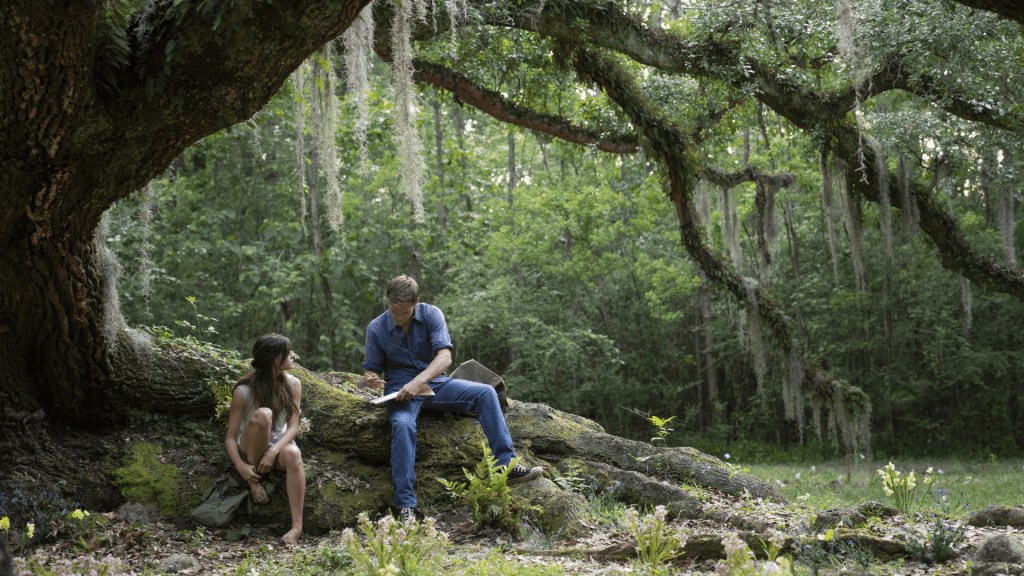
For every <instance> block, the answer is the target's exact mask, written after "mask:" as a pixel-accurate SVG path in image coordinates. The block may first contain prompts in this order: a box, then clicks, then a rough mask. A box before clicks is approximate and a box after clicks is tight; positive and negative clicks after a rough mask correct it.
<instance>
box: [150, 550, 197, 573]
mask: <svg viewBox="0 0 1024 576" xmlns="http://www.w3.org/2000/svg"><path fill="white" fill-rule="evenodd" d="M196 566H197V563H196V559H195V558H193V557H191V556H189V555H188V554H171V555H170V556H168V557H167V558H164V561H163V562H161V563H160V568H159V570H160V571H161V572H181V571H182V570H185V569H188V568H195V567H196Z"/></svg>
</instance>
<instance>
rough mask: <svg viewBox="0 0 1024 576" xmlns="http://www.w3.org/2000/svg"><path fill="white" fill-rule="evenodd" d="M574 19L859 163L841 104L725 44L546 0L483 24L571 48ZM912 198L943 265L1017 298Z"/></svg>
mask: <svg viewBox="0 0 1024 576" xmlns="http://www.w3.org/2000/svg"><path fill="white" fill-rule="evenodd" d="M528 13H529V14H532V13H531V12H530V7H529V6H527V7H525V8H524V9H523V12H522V13H519V14H528ZM569 16H571V17H569ZM574 18H582V19H584V20H586V21H587V22H588V29H587V36H586V40H587V41H588V43H589V44H591V45H595V46H601V47H603V48H606V49H609V50H613V51H616V52H619V53H622V54H624V55H626V56H628V57H630V58H632V59H633V60H636V61H637V62H640V63H641V64H645V65H648V66H652V67H655V68H658V69H660V70H663V71H665V72H670V73H677V74H687V75H692V76H698V77H704V78H717V79H720V80H723V81H725V82H727V83H730V84H732V85H733V86H734V87H736V88H738V89H742V90H746V91H751V90H752V91H753V93H754V94H755V96H756V97H757V99H758V100H760V101H761V102H763V103H764V104H766V105H767V106H768V107H770V108H771V109H772V110H773V111H775V112H776V113H777V114H779V115H781V116H783V117H785V118H786V119H787V120H789V121H790V122H791V123H793V124H794V125H795V126H797V127H798V128H801V129H803V130H816V129H817V130H820V129H822V128H825V130H826V132H828V133H830V134H832V135H833V136H834V137H835V138H837V139H838V142H837V143H836V144H835V145H834V146H835V149H836V150H837V152H838V153H839V154H840V156H841V157H842V158H843V159H844V160H846V161H847V163H848V164H850V165H851V166H860V164H861V160H860V159H859V157H858V154H857V151H858V149H859V146H860V138H859V137H858V135H857V133H856V131H855V130H854V129H853V128H852V127H850V126H849V125H848V124H847V123H845V120H844V119H845V118H846V117H847V114H848V112H849V103H848V102H846V100H844V99H843V98H842V97H831V96H827V95H821V94H818V93H816V92H814V91H812V90H810V89H808V88H806V87H803V86H801V85H799V84H798V83H796V82H794V81H792V80H790V79H788V78H785V77H781V76H780V75H779V74H777V72H776V71H775V70H774V69H773V68H771V67H769V66H766V65H764V64H763V63H761V62H759V61H758V60H756V59H753V58H750V57H746V56H743V55H741V54H740V53H739V51H738V50H737V49H736V48H735V47H734V46H732V45H730V44H726V43H723V42H719V41H716V40H712V39H702V40H688V39H684V38H682V37H680V36H678V35H677V34H675V33H672V32H668V31H663V30H653V29H649V28H647V27H646V26H645V25H644V24H643V23H642V22H639V21H638V20H636V19H635V18H633V17H632V16H631V15H629V14H628V13H626V12H624V11H623V10H621V8H619V7H618V6H617V5H616V4H614V3H612V2H601V3H598V4H587V5H581V4H579V3H575V2H572V1H571V0H548V1H547V2H546V3H545V5H544V11H543V12H541V13H540V14H539V15H534V16H532V17H529V18H528V17H525V16H524V15H517V16H515V17H514V18H513V20H514V22H512V23H509V22H506V21H503V20H498V19H495V20H493V21H492V22H490V23H491V24H492V25H501V26H507V25H514V26H517V27H520V28H524V29H529V30H536V31H537V32H538V33H540V34H542V35H547V36H552V37H555V38H559V39H561V40H563V41H565V42H572V43H575V42H578V41H579V32H578V30H576V29H575V28H574V27H573V26H571V25H570V23H571V22H573V21H575V20H574ZM609 95H611V93H609ZM866 156H869V157H870V156H872V155H871V154H867V155H866ZM865 164H866V166H867V170H866V172H867V173H868V174H869V176H868V178H869V182H871V184H870V185H863V188H864V190H863V191H862V194H863V195H864V197H865V198H868V199H869V200H872V201H874V202H877V201H878V200H879V193H878V189H877V186H876V182H875V180H876V178H877V177H876V176H875V174H876V172H875V170H874V169H873V168H872V166H873V164H874V162H873V160H872V159H871V158H868V159H866V160H865ZM859 186H860V185H859ZM914 198H915V200H916V202H917V204H918V207H919V209H920V212H921V215H922V216H921V218H922V226H921V229H922V230H923V231H924V232H925V233H926V234H927V235H928V237H929V238H930V239H931V240H932V242H933V243H934V244H935V246H936V247H937V248H938V250H939V259H940V261H941V263H942V265H943V266H944V267H945V268H947V269H949V270H952V271H954V272H957V273H958V274H961V275H963V276H964V277H966V278H968V279H970V280H971V281H972V282H974V283H976V284H978V285H979V286H982V287H984V288H985V289H987V290H992V291H996V292H1003V293H1006V294H1011V295H1013V296H1015V297H1016V298H1019V299H1022V300H1024V274H1021V273H1019V272H1017V271H1016V270H1008V269H1006V268H1005V267H1003V266H1000V265H998V264H995V263H993V262H992V261H991V260H989V259H988V258H986V257H984V256H982V255H981V254H980V253H978V252H977V251H976V250H974V249H973V248H972V247H971V246H970V245H969V244H968V243H967V241H966V239H965V238H964V236H963V233H962V231H961V230H960V229H959V226H958V225H957V224H956V222H955V221H954V220H953V219H952V218H950V217H949V216H948V215H947V214H945V211H944V210H942V209H939V208H936V207H935V206H934V205H933V202H932V201H931V200H930V198H929V196H928V195H927V193H926V192H925V191H923V190H915V193H914Z"/></svg>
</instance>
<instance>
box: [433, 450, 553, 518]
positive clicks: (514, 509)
mask: <svg viewBox="0 0 1024 576" xmlns="http://www.w3.org/2000/svg"><path fill="white" fill-rule="evenodd" d="M481 447H482V448H483V459H482V460H481V461H480V462H479V463H478V464H477V465H476V467H475V468H474V471H473V472H470V471H469V470H466V469H465V468H463V469H462V472H463V474H465V476H466V481H465V482H449V481H448V480H445V479H443V478H439V479H438V481H439V482H440V483H441V484H443V485H444V487H445V489H446V490H448V494H449V495H451V497H452V498H453V499H454V500H455V501H456V502H461V503H464V504H466V505H468V506H469V507H470V509H471V510H472V511H473V520H474V521H475V522H477V523H479V524H486V525H488V526H494V527H495V528H500V529H501V530H504V531H506V532H509V533H511V534H514V535H516V536H522V534H523V530H524V527H523V524H522V522H520V519H521V518H523V517H526V516H528V515H529V514H530V513H531V512H533V511H534V510H535V507H534V506H531V505H530V503H529V502H527V501H526V500H525V499H523V498H519V497H517V496H513V495H512V493H511V489H510V488H509V487H508V473H509V471H510V470H512V467H514V466H515V465H516V461H515V460H514V459H513V460H512V461H511V462H509V464H508V466H502V465H500V464H498V461H497V460H495V458H494V455H493V454H492V453H491V449H490V448H489V447H488V446H487V443H486V442H481Z"/></svg>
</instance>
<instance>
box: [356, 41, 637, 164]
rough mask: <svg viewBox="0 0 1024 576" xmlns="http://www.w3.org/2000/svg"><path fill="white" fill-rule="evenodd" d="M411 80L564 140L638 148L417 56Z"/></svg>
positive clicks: (385, 54) (382, 50) (624, 150)
mask: <svg viewBox="0 0 1024 576" xmlns="http://www.w3.org/2000/svg"><path fill="white" fill-rule="evenodd" d="M376 50H377V54H378V55H379V56H380V57H381V59H383V60H384V61H385V62H388V63H390V62H391V54H390V52H389V51H388V49H387V48H386V47H383V46H382V45H380V44H378V45H377V47H376ZM413 69H414V72H413V79H414V80H415V81H416V82H420V83H423V84H430V85H432V86H437V87H438V88H443V89H445V90H447V91H448V92H451V93H452V94H454V95H455V97H456V98H458V99H459V100H461V101H462V102H465V103H466V104H469V105H470V106H473V107H474V108H476V109H478V110H480V111H481V112H483V113H485V114H487V115H489V116H491V117H492V118H494V119H496V120H499V121H501V122H505V123H506V124H513V125H515V126H521V127H523V128H529V129H530V130H535V131H537V132H542V133H544V134H549V135H551V136H554V137H556V138H561V139H562V140H565V141H566V142H572V143H573V144H579V145H581V146H588V147H593V148H597V149H598V150H601V151H603V152H611V153H613V154H634V153H636V152H638V151H639V150H640V147H639V145H638V144H637V139H636V136H634V135H632V134H622V135H615V134H609V133H607V132H604V133H599V132H596V131H594V130H589V129H587V128H583V127H580V126H575V125H573V124H572V123H571V122H569V121H568V120H567V119H565V118H562V117H561V116H555V115H552V114H542V113H539V112H535V111H533V110H530V109H529V108H527V107H525V106H521V105H519V104H516V103H514V102H511V101H509V100H508V99H507V98H505V97H504V96H502V95H501V94H500V93H499V92H496V91H494V90H487V89H485V88H482V87H480V86H478V85H477V84H476V83H474V82H473V81H471V80H470V79H469V78H467V77H466V76H464V75H462V74H461V73H459V72H457V71H455V70H452V69H451V68H447V67H445V66H441V65H438V64H432V63H430V62H426V61H424V60H420V59H414V60H413Z"/></svg>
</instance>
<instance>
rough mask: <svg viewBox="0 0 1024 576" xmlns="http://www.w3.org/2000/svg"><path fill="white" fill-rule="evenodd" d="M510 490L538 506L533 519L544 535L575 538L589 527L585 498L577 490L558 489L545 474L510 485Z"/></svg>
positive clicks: (588, 514)
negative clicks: (576, 492) (542, 476)
mask: <svg viewBox="0 0 1024 576" xmlns="http://www.w3.org/2000/svg"><path fill="white" fill-rule="evenodd" d="M512 493H513V494H517V495H519V496H522V497H524V498H526V499H527V500H529V501H530V504H533V505H534V506H537V507H538V508H539V509H540V510H539V511H538V512H537V514H536V516H535V518H534V523H535V525H536V526H537V528H539V529H540V531H541V532H543V533H544V534H545V535H548V536H555V535H557V536H558V538H560V539H561V538H575V537H577V536H581V535H583V534H586V533H588V532H590V530H591V524H590V522H589V521H590V517H589V516H590V513H589V512H588V511H587V501H586V500H584V499H583V497H582V496H580V495H579V494H575V493H573V492H567V491H565V490H562V489H561V488H559V487H558V485H557V484H555V483H554V482H552V481H551V480H548V479H547V478H538V479H536V480H532V481H530V482H526V483H524V484H519V485H516V486H513V487H512Z"/></svg>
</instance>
